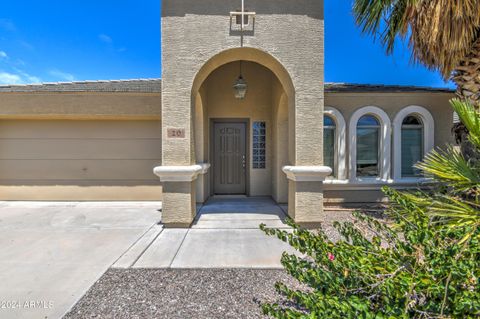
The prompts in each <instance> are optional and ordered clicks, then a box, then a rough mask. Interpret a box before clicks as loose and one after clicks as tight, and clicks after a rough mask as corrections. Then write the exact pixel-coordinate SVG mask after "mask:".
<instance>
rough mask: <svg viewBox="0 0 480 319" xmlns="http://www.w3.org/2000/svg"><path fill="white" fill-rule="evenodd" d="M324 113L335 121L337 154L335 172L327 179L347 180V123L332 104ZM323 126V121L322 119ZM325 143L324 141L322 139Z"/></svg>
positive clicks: (333, 168) (333, 169)
mask: <svg viewBox="0 0 480 319" xmlns="http://www.w3.org/2000/svg"><path fill="white" fill-rule="evenodd" d="M324 115H327V116H329V117H330V118H332V119H333V121H334V122H335V143H334V144H335V145H334V147H335V150H334V151H335V156H334V167H332V171H333V174H332V175H331V176H329V177H327V180H345V179H346V178H347V170H346V154H347V152H346V130H347V128H346V123H345V118H344V117H343V115H342V113H341V112H340V111H339V110H338V109H336V108H334V107H330V106H326V107H325V108H324ZM322 126H323V121H322ZM322 143H323V141H322Z"/></svg>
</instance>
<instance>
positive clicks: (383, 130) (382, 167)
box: [348, 106, 392, 183]
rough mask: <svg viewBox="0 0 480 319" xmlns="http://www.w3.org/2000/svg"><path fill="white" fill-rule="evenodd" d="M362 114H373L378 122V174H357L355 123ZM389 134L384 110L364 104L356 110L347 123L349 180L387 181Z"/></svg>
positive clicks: (388, 176) (388, 125) (389, 155)
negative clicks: (369, 175)
mask: <svg viewBox="0 0 480 319" xmlns="http://www.w3.org/2000/svg"><path fill="white" fill-rule="evenodd" d="M364 115H372V116H374V117H375V118H376V119H377V121H378V122H379V124H380V130H379V140H380V141H379V148H378V150H379V153H380V154H379V169H378V171H379V174H378V176H376V177H375V176H372V177H368V176H357V124H358V121H359V120H360V118H362V117H363V116H364ZM391 136H392V128H391V122H390V118H389V116H388V115H387V113H386V112H385V111H383V110H382V109H381V108H379V107H377V106H364V107H361V108H359V109H358V110H356V111H355V112H354V113H353V114H352V117H351V118H350V123H349V136H348V137H349V138H348V140H349V142H350V147H349V156H350V160H349V165H350V166H349V180H350V182H352V183H362V182H365V183H371V182H372V181H384V182H386V181H388V180H389V178H390V169H391V164H390V163H391V144H392V141H391Z"/></svg>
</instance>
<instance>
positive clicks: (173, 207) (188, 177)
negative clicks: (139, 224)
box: [154, 164, 210, 228]
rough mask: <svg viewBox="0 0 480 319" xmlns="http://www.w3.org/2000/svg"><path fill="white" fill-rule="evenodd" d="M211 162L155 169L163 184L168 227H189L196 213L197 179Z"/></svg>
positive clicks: (165, 218) (163, 208)
mask: <svg viewBox="0 0 480 319" xmlns="http://www.w3.org/2000/svg"><path fill="white" fill-rule="evenodd" d="M209 167H210V164H199V165H191V166H159V167H156V168H155V169H154V173H155V175H157V176H158V177H159V178H160V182H161V183H162V186H163V200H162V223H163V224H164V225H165V227H167V228H189V227H190V225H191V224H192V222H193V220H194V219H195V215H196V196H195V183H194V181H195V179H197V177H198V175H199V174H205V173H206V172H207V171H208V169H209Z"/></svg>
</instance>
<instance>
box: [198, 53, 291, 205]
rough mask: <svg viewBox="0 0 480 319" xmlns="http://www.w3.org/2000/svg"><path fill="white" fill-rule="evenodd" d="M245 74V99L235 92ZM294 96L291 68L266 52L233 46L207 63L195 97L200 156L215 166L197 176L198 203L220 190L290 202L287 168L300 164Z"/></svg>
mask: <svg viewBox="0 0 480 319" xmlns="http://www.w3.org/2000/svg"><path fill="white" fill-rule="evenodd" d="M240 72H241V73H242V76H243V78H244V79H245V80H246V82H247V85H248V89H247V94H246V96H245V98H244V99H238V98H236V97H235V95H234V90H233V84H234V82H235V80H236V79H237V78H238V77H239V74H240ZM294 95H295V91H294V89H293V84H292V81H291V79H290V76H289V74H288V72H287V71H286V70H285V68H284V67H283V66H282V65H281V64H280V63H279V62H278V61H277V60H276V59H275V58H274V57H272V56H271V55H269V54H267V53H265V52H263V51H261V50H258V49H253V48H238V49H231V50H227V51H224V52H221V53H219V54H218V55H216V56H214V57H212V58H211V59H210V60H209V61H207V62H206V63H205V65H204V66H203V67H202V68H201V69H200V71H199V72H198V74H197V76H196V78H195V80H194V82H193V86H192V98H191V101H192V111H193V112H192V114H194V116H193V121H194V123H193V128H194V129H193V131H194V132H193V134H194V136H193V140H194V147H193V149H194V152H195V159H196V162H197V163H210V164H212V167H211V168H210V170H209V172H208V173H207V174H205V175H202V176H199V178H198V179H197V182H196V198H197V201H198V202H204V201H205V200H206V199H207V198H208V197H209V196H211V195H214V194H244V195H247V196H271V197H272V198H273V199H274V200H275V201H277V202H279V203H286V202H287V201H288V181H287V177H286V175H285V174H284V173H283V172H282V167H283V166H285V165H290V164H293V163H294V162H295V151H294V150H295V145H294V143H295V138H294V137H295V135H294V134H295V129H294V128H295V125H294V123H295V122H294V120H295V105H294V101H295V96H294ZM229 132H230V133H229ZM222 134H223V135H222ZM225 134H226V135H225ZM232 134H233V135H232ZM228 141H232V143H231V145H230V144H229V143H228ZM223 143H226V144H223ZM232 148H235V149H233V150H232ZM224 150H228V151H229V152H230V153H229V154H226V155H225V154H223V153H222V152H223V151H224ZM232 151H233V153H231V152H232ZM232 154H233V155H232Z"/></svg>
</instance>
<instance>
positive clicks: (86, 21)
mask: <svg viewBox="0 0 480 319" xmlns="http://www.w3.org/2000/svg"><path fill="white" fill-rule="evenodd" d="M199 1H201V0H199ZM239 1H240V0H239ZM247 2H248V0H247ZM325 26H326V34H325V50H326V53H325V80H326V81H327V82H349V83H378V84H380V83H383V84H402V85H425V86H436V87H441V86H446V85H447V84H445V83H444V82H443V80H442V79H441V77H440V76H439V75H438V74H437V73H434V72H430V71H428V70H426V69H425V68H423V67H421V66H418V65H417V66H415V65H412V64H411V63H410V53H409V52H408V49H407V48H405V47H404V46H402V45H401V46H399V47H398V49H397V50H396V52H395V54H394V55H392V56H386V55H385V52H384V50H383V48H382V47H381V45H380V44H379V43H378V42H377V43H375V42H374V41H373V39H372V38H371V37H370V36H364V35H361V33H360V31H359V29H358V28H357V27H356V26H355V24H354V21H353V17H352V14H351V1H350V0H325ZM160 41H161V39H160V2H159V0H136V1H133V0H115V1H113V0H82V1H80V0H68V1H65V0H45V1H32V0H24V1H4V3H2V8H1V10H0V84H6V83H8V84H14V83H31V82H57V81H77V80H108V79H129V78H158V77H160V75H161V65H160V54H161V52H160V50H161V49H160Z"/></svg>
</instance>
